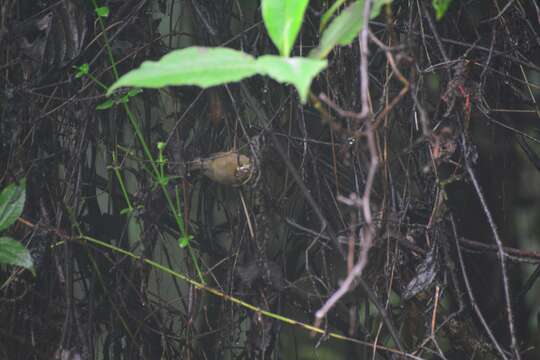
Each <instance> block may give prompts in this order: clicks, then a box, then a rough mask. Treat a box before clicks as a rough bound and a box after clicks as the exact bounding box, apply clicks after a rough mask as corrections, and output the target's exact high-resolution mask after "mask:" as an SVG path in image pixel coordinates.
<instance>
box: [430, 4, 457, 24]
mask: <svg viewBox="0 0 540 360" xmlns="http://www.w3.org/2000/svg"><path fill="white" fill-rule="evenodd" d="M451 3H452V0H431V5H432V6H433V9H435V16H436V17H437V20H441V19H442V18H443V16H444V14H446V10H448V7H450V4H451Z"/></svg>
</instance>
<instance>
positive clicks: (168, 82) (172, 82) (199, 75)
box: [107, 47, 257, 95]
mask: <svg viewBox="0 0 540 360" xmlns="http://www.w3.org/2000/svg"><path fill="white" fill-rule="evenodd" d="M256 73H257V67H256V64H255V58H254V57H253V56H250V55H248V54H245V53H243V52H241V51H237V50H233V49H228V48H220V47H217V48H204V47H189V48H186V49H181V50H175V51H173V52H171V53H169V54H167V55H165V56H163V57H162V58H161V59H160V60H159V61H145V62H144V63H143V64H142V65H141V66H140V67H139V68H138V69H135V70H132V71H130V72H128V73H127V74H125V75H123V76H122V77H120V79H118V80H117V81H116V82H115V83H114V84H113V85H112V86H111V87H110V88H109V90H108V91H107V94H108V95H109V94H111V93H112V92H113V91H114V90H115V89H117V88H119V87H122V86H138V87H146V88H160V87H163V86H179V85H196V86H200V87H202V88H208V87H211V86H215V85H221V84H225V83H229V82H234V81H240V80H242V79H244V78H247V77H250V76H253V75H255V74H256Z"/></svg>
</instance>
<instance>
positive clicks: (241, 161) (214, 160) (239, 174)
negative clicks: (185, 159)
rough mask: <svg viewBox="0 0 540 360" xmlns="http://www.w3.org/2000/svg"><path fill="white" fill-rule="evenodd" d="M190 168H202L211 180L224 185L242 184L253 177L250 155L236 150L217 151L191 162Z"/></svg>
mask: <svg viewBox="0 0 540 360" xmlns="http://www.w3.org/2000/svg"><path fill="white" fill-rule="evenodd" d="M189 169H190V170H200V171H201V172H202V173H203V174H204V175H205V176H206V177H208V178H209V179H210V180H212V181H215V182H217V183H220V184H223V185H233V186H240V185H242V184H245V183H246V182H247V181H248V180H249V179H250V177H251V174H252V164H251V160H250V159H249V157H247V156H245V155H242V154H239V153H238V152H236V151H232V150H231V151H227V152H217V153H214V154H211V155H210V156H208V157H206V158H197V159H195V160H193V161H192V162H190V163H189Z"/></svg>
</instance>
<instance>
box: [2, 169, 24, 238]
mask: <svg viewBox="0 0 540 360" xmlns="http://www.w3.org/2000/svg"><path fill="white" fill-rule="evenodd" d="M25 187H26V180H25V179H22V180H21V181H20V182H19V183H18V184H17V183H13V184H10V185H8V186H7V187H6V188H5V189H4V190H2V192H1V193H0V231H2V230H5V229H7V228H8V227H9V226H11V225H12V224H13V223H14V222H15V221H17V219H18V218H19V216H21V214H22V212H23V208H24V201H25V200H26V190H25Z"/></svg>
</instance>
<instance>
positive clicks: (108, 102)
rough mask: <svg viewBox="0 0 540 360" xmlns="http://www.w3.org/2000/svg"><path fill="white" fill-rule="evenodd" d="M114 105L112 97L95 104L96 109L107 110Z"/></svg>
mask: <svg viewBox="0 0 540 360" xmlns="http://www.w3.org/2000/svg"><path fill="white" fill-rule="evenodd" d="M113 105H114V101H113V100H112V99H107V100H105V101H104V102H102V103H101V104H99V105H97V106H96V110H107V109H110V108H112V107H113Z"/></svg>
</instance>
